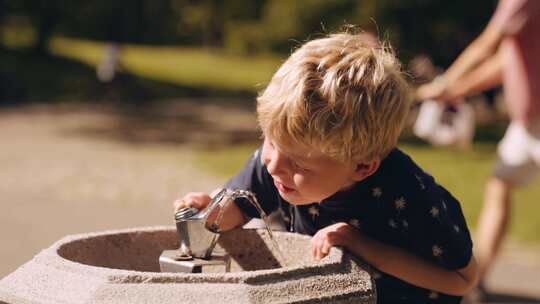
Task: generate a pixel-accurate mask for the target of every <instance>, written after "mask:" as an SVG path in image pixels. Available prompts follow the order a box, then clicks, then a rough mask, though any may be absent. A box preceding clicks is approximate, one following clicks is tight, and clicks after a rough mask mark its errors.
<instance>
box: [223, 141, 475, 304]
mask: <svg viewBox="0 0 540 304" xmlns="http://www.w3.org/2000/svg"><path fill="white" fill-rule="evenodd" d="M225 187H227V188H233V189H244V190H250V191H252V192H254V193H255V195H256V196H257V199H258V201H259V203H260V204H261V206H262V208H263V209H264V211H265V212H266V213H267V214H270V213H272V212H274V211H279V212H281V214H282V216H283V220H284V222H285V223H286V225H287V226H288V229H289V230H290V231H293V232H298V233H302V234H308V235H314V234H315V233H316V232H317V231H318V230H320V229H322V228H324V227H326V226H329V225H332V224H335V223H338V222H346V223H349V224H350V225H352V226H355V227H356V228H358V229H360V230H361V231H362V232H363V233H364V234H365V235H367V236H369V237H371V238H373V239H376V240H379V241H381V242H384V243H386V244H389V245H393V246H397V247H399V248H403V249H404V250H406V251H408V252H410V253H412V254H414V255H416V256H419V257H422V258H424V259H425V260H428V261H431V262H433V263H435V264H437V265H439V266H441V267H444V268H446V269H449V270H456V269H460V268H463V267H465V266H467V264H468V263H469V260H470V259H471V257H472V241H471V237H470V234H469V230H468V228H467V224H466V222H465V219H464V217H463V213H462V211H461V207H460V204H459V202H458V201H457V200H456V199H455V198H454V197H453V196H452V195H451V194H450V193H449V192H448V191H446V189H444V188H443V187H441V186H440V185H438V184H437V183H436V182H435V180H434V179H433V177H432V176H431V175H429V174H428V173H426V172H424V171H423V170H422V169H421V168H420V167H419V166H418V165H417V164H415V163H414V161H413V160H412V159H411V158H410V157H409V156H408V155H406V154H405V153H404V152H402V151H401V150H399V149H394V150H393V151H392V152H391V153H390V154H389V155H388V156H387V157H386V158H385V159H384V160H383V161H382V162H381V165H380V167H379V169H378V170H377V171H376V172H375V173H374V174H373V175H371V176H369V177H368V178H366V179H364V180H362V181H361V182H358V183H356V184H355V185H354V186H353V187H352V188H350V189H348V190H346V191H340V192H337V193H335V194H334V195H332V196H330V197H328V198H326V199H324V200H323V201H321V202H314V203H313V204H309V205H301V206H296V205H292V204H289V203H288V202H287V201H285V200H284V199H283V198H282V197H281V196H280V195H279V192H278V190H277V189H276V188H275V186H274V183H273V179H272V177H271V176H270V174H269V173H268V171H267V170H266V167H265V166H264V164H263V163H262V161H261V158H260V150H257V151H256V152H255V153H254V154H253V156H252V158H251V159H250V160H249V161H248V162H247V163H246V164H245V166H244V168H243V169H242V170H241V171H240V172H239V173H238V174H237V175H236V176H234V177H233V178H231V179H230V180H229V181H228V182H227V183H226V185H225ZM236 204H237V205H238V206H239V207H240V209H241V210H242V211H243V212H244V213H245V214H246V215H248V216H250V217H259V214H258V212H257V211H256V210H255V208H253V206H251V205H250V204H249V203H248V202H246V201H244V200H237V201H236ZM372 276H373V277H374V279H375V282H376V288H377V297H378V302H379V303H388V302H392V303H395V302H403V303H459V302H460V300H461V297H456V296H451V295H446V294H442V293H438V292H435V291H431V290H427V289H423V288H420V287H417V286H414V285H411V284H409V283H407V282H404V281H402V280H400V279H398V278H395V277H393V276H391V275H389V274H385V273H383V272H380V271H378V270H375V271H374V272H373V273H372Z"/></svg>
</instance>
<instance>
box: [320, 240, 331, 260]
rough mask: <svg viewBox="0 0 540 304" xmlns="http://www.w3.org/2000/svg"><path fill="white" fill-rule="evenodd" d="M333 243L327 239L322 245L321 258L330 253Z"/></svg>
mask: <svg viewBox="0 0 540 304" xmlns="http://www.w3.org/2000/svg"><path fill="white" fill-rule="evenodd" d="M332 247H333V246H332V244H330V242H329V241H328V239H325V240H324V242H323V244H322V246H321V259H322V258H324V257H325V256H327V255H328V253H330V249H331V248H332Z"/></svg>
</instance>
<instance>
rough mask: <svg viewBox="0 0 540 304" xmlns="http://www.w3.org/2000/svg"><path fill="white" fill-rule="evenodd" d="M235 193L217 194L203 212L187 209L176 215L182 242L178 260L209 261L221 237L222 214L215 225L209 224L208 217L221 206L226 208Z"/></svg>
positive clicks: (177, 228)
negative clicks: (220, 222)
mask: <svg viewBox="0 0 540 304" xmlns="http://www.w3.org/2000/svg"><path fill="white" fill-rule="evenodd" d="M233 193H234V191H231V190H228V189H222V190H221V191H219V193H218V194H216V195H215V196H214V197H213V198H212V200H211V201H210V203H209V204H208V206H207V207H206V208H204V209H202V210H198V209H196V208H191V207H186V208H182V209H180V210H178V211H177V212H176V213H175V214H174V218H175V220H176V230H177V232H178V237H179V240H180V248H178V252H177V256H176V258H177V259H178V260H189V259H193V258H200V259H209V258H210V257H211V255H212V251H213V250H214V247H215V246H216V243H217V240H218V237H219V224H216V223H218V221H220V220H221V217H222V214H219V215H218V219H216V221H215V222H214V223H208V216H209V215H210V214H211V213H212V211H214V209H216V207H218V206H220V208H224V207H225V204H226V203H227V201H228V200H230V199H233V195H231V194H233Z"/></svg>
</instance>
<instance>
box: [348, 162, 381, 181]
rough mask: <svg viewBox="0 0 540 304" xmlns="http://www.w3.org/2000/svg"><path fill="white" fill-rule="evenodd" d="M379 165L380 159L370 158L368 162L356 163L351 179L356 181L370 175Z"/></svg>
mask: <svg viewBox="0 0 540 304" xmlns="http://www.w3.org/2000/svg"><path fill="white" fill-rule="evenodd" d="M380 165H381V160H380V159H376V160H372V161H370V162H369V163H358V164H356V168H355V170H354V174H353V179H354V180H355V181H357V182H359V181H361V180H363V179H364V178H366V177H368V176H370V175H371V174H373V173H375V171H377V169H379V166H380Z"/></svg>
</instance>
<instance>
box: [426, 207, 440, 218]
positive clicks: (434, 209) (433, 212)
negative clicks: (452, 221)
mask: <svg viewBox="0 0 540 304" xmlns="http://www.w3.org/2000/svg"><path fill="white" fill-rule="evenodd" d="M429 213H430V214H431V216H432V217H434V218H438V217H439V214H440V210H439V208H437V207H435V206H433V207H431V209H430V210H429Z"/></svg>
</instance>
